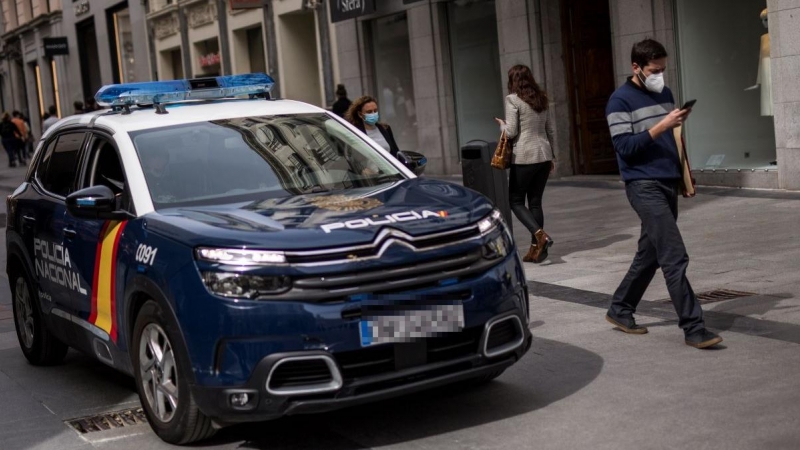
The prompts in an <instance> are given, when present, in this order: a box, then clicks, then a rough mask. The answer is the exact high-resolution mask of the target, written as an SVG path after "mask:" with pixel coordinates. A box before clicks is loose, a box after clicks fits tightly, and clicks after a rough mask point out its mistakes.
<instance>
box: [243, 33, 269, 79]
mask: <svg viewBox="0 0 800 450" xmlns="http://www.w3.org/2000/svg"><path fill="white" fill-rule="evenodd" d="M247 51H248V54H249V56H250V72H264V73H266V72H267V60H266V57H265V55H264V34H263V33H262V32H261V27H258V28H251V29H249V30H247Z"/></svg>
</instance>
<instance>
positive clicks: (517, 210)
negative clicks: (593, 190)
mask: <svg viewBox="0 0 800 450" xmlns="http://www.w3.org/2000/svg"><path fill="white" fill-rule="evenodd" d="M548 106H549V104H548V101H547V94H546V93H545V92H544V91H543V90H542V88H540V87H539V85H538V84H536V80H534V78H533V73H531V69H530V68H529V67H528V66H523V65H516V66H514V67H512V68H511V69H510V70H509V71H508V96H506V120H501V119H497V118H495V120H496V121H497V123H498V124H500V127H501V128H502V129H503V130H504V131H505V132H506V136H507V137H508V139H509V141H511V143H512V148H513V153H512V157H511V177H510V179H509V200H510V203H511V210H512V211H514V215H515V216H517V218H518V219H519V220H520V222H522V224H523V225H525V227H526V228H527V229H528V230H530V232H531V246H530V248H529V249H528V253H527V254H525V256H524V257H523V258H522V260H523V261H525V262H533V263H540V262H542V261H544V260H546V259H547V250H548V249H549V248H550V246H551V245H553V240H552V239H550V236H548V235H547V233H545V232H544V213H543V211H542V196H543V194H544V187H545V185H546V184H547V178H548V177H549V176H550V173H551V172H553V171H554V170H555V167H556V155H555V148H556V145H555V133H554V132H553V118H552V117H551V111H550V109H549V108H548ZM525 200H527V201H528V205H527V207H526V205H525Z"/></svg>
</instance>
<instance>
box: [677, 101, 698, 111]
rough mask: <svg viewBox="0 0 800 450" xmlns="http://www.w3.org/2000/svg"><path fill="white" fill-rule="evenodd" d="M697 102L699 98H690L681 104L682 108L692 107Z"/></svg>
mask: <svg viewBox="0 0 800 450" xmlns="http://www.w3.org/2000/svg"><path fill="white" fill-rule="evenodd" d="M695 103H697V100H689V101H688V102H686V103H684V104H683V106H681V109H688V108H691V107H692V106H694V104H695Z"/></svg>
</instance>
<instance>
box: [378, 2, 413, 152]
mask: <svg viewBox="0 0 800 450" xmlns="http://www.w3.org/2000/svg"><path fill="white" fill-rule="evenodd" d="M370 25H371V32H372V37H373V40H374V44H373V64H374V67H375V87H376V90H375V93H376V95H375V96H376V97H377V99H378V106H379V108H380V114H381V121H382V122H386V123H388V124H389V125H390V126H391V127H392V129H393V130H394V137H395V139H396V140H397V144H398V146H399V147H400V150H413V151H417V150H418V137H417V110H416V108H415V106H414V77H413V75H412V70H411V52H410V48H411V44H410V40H409V36H408V17H407V16H406V14H405V13H401V14H394V15H391V16H387V17H381V18H378V19H375V20H373V21H372V22H371V24H370Z"/></svg>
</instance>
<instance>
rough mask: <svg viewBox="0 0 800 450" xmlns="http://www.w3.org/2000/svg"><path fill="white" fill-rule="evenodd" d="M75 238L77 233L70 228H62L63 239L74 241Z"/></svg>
mask: <svg viewBox="0 0 800 450" xmlns="http://www.w3.org/2000/svg"><path fill="white" fill-rule="evenodd" d="M77 236H78V232H77V231H75V230H73V229H72V228H64V237H66V238H67V239H75V238H76V237H77Z"/></svg>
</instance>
